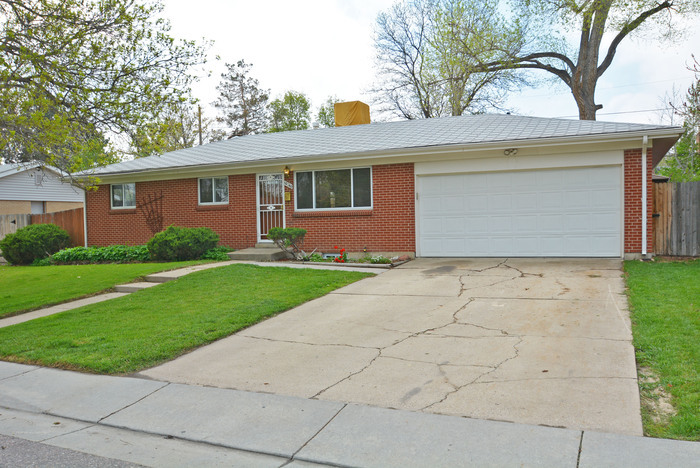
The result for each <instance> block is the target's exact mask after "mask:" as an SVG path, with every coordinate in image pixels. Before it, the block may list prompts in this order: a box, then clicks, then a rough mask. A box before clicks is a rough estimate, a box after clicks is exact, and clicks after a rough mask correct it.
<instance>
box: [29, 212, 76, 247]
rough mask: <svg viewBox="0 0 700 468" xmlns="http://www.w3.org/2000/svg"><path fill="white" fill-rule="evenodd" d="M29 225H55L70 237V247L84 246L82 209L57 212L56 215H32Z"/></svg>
mask: <svg viewBox="0 0 700 468" xmlns="http://www.w3.org/2000/svg"><path fill="white" fill-rule="evenodd" d="M31 217H32V220H31V224H55V225H56V226H59V227H62V228H63V229H65V230H66V231H68V234H69V235H70V241H71V246H73V247H82V246H83V245H85V227H84V226H85V225H84V224H83V219H84V218H83V209H82V208H76V209H74V210H67V211H58V212H56V213H45V214H33V215H31Z"/></svg>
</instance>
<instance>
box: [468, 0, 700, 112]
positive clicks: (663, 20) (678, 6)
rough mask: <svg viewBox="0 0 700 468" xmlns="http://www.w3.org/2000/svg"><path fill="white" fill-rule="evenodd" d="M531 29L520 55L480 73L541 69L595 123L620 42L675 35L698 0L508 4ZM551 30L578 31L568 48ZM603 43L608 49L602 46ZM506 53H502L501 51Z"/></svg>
mask: <svg viewBox="0 0 700 468" xmlns="http://www.w3.org/2000/svg"><path fill="white" fill-rule="evenodd" d="M512 3H513V4H514V5H515V6H516V7H518V8H519V12H520V18H521V19H523V18H524V19H526V20H527V23H528V24H529V25H530V26H529V28H528V29H527V31H526V34H525V36H524V37H525V42H524V43H525V44H528V45H527V46H526V47H524V48H523V50H522V51H521V52H519V53H512V52H508V53H507V55H508V56H507V57H506V58H503V59H500V60H495V61H491V62H488V63H484V65H485V66H484V67H483V68H482V69H483V70H491V71H498V70H503V69H511V70H524V69H531V70H544V71H546V72H548V73H551V74H552V75H554V76H555V77H557V78H558V79H560V80H561V81H562V82H564V84H566V86H568V87H569V89H570V90H571V93H572V95H573V97H574V100H575V101H576V105H577V106H578V109H579V118H580V119H582V120H595V117H596V112H597V111H598V110H600V109H602V107H603V106H602V105H601V104H596V103H595V90H596V85H597V83H598V80H599V79H600V77H601V76H602V75H603V74H604V73H605V72H606V71H607V70H608V68H609V67H610V65H611V64H612V62H613V59H614V58H615V55H616V53H617V48H618V46H619V45H620V43H621V42H622V41H623V40H624V39H625V38H627V37H628V36H629V35H630V34H632V33H635V32H637V33H639V32H642V31H643V30H644V29H649V28H651V27H654V26H658V27H659V28H661V29H660V33H661V38H668V37H671V36H672V35H673V34H675V33H676V32H677V31H678V29H679V25H678V24H677V23H678V22H677V21H676V19H677V18H682V17H683V16H684V15H685V14H687V13H693V12H697V10H698V3H699V2H698V1H697V0H665V1H656V0H512ZM555 31H562V32H575V31H578V33H577V34H578V36H579V40H578V47H570V46H568V45H567V43H566V38H565V37H564V36H562V35H557V33H556V32H555ZM605 44H607V47H606V46H605ZM506 52H507V51H506Z"/></svg>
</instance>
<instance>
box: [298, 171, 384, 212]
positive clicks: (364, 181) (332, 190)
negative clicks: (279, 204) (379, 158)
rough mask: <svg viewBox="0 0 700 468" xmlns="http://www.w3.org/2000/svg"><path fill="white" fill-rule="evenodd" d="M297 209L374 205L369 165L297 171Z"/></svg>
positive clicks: (369, 206)
mask: <svg viewBox="0 0 700 468" xmlns="http://www.w3.org/2000/svg"><path fill="white" fill-rule="evenodd" d="M295 186H296V197H295V199H296V205H297V209H298V210H313V209H316V210H328V209H331V210H332V209H348V208H371V207H372V176H371V171H370V168H368V167H365V168H358V169H335V170H330V171H309V172H297V173H296V184H295Z"/></svg>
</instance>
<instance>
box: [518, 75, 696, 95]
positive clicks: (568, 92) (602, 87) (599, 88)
mask: <svg viewBox="0 0 700 468" xmlns="http://www.w3.org/2000/svg"><path fill="white" fill-rule="evenodd" d="M685 79H687V77H685V76H684V77H679V78H671V79H668V80H656V81H644V82H642V83H631V84H624V85H617V86H601V87H597V88H596V90H597V91H601V90H605V89H618V88H633V87H635V86H644V85H648V84H657V83H669V82H671V81H673V82H676V81H681V80H685ZM565 94H566V95H568V94H571V91H570V90H566V91H562V92H560V93H547V94H536V95H533V96H519V98H520V99H535V98H543V97H552V96H563V95H565Z"/></svg>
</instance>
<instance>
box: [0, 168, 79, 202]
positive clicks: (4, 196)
mask: <svg viewBox="0 0 700 468" xmlns="http://www.w3.org/2000/svg"><path fill="white" fill-rule="evenodd" d="M35 177H40V184H37V183H36V182H35ZM0 200H28V201H66V202H82V201H83V190H82V189H80V188H77V187H74V186H72V185H70V184H67V183H63V182H61V181H60V179H59V178H58V176H57V175H56V174H55V173H53V172H52V171H49V170H41V171H38V170H37V169H30V170H23V171H19V172H17V173H16V174H11V175H8V176H6V177H2V178H0Z"/></svg>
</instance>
